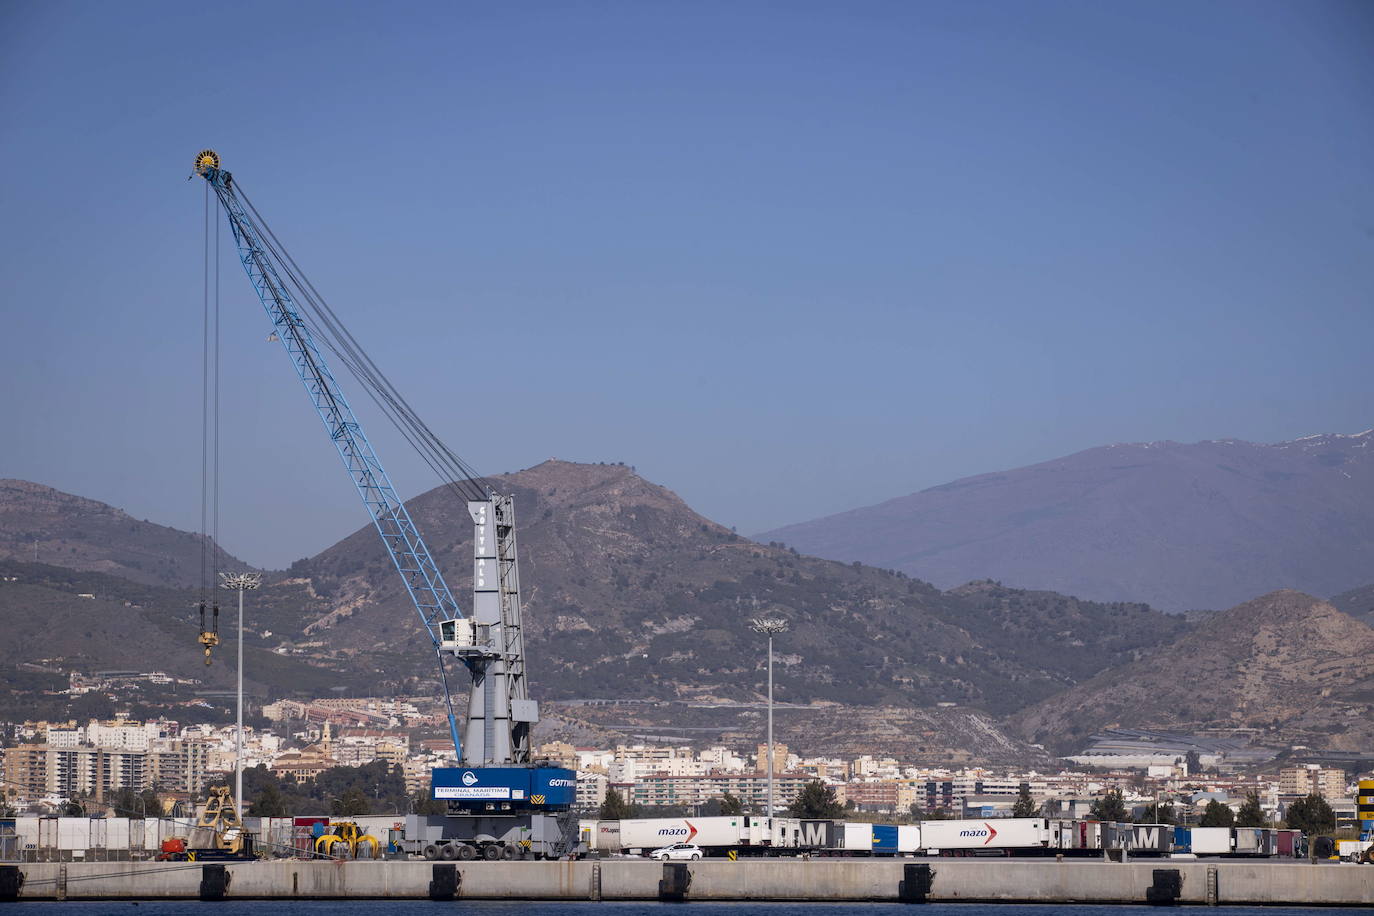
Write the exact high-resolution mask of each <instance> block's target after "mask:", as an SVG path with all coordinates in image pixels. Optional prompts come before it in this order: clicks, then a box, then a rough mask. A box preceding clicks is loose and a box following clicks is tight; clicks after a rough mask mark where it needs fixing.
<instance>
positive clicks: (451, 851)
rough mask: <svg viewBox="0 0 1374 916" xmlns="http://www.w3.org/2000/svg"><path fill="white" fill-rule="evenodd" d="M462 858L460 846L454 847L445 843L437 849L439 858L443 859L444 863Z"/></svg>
mask: <svg viewBox="0 0 1374 916" xmlns="http://www.w3.org/2000/svg"><path fill="white" fill-rule="evenodd" d="M462 857H463V847H461V846H454V845H453V844H452V843H447V844H445V845H443V846H440V847H439V858H441V859H443V860H444V861H445V862H452V861H453V860H454V859H461V858H462Z"/></svg>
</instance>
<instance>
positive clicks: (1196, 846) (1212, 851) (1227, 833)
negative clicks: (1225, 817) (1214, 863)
mask: <svg viewBox="0 0 1374 916" xmlns="http://www.w3.org/2000/svg"><path fill="white" fill-rule="evenodd" d="M1188 833H1189V840H1188V849H1187V850H1186V851H1187V852H1191V853H1192V854H1193V855H1195V856H1229V855H1230V854H1231V853H1232V852H1233V851H1234V850H1235V848H1236V844H1235V838H1234V835H1233V832H1232V829H1231V828H1230V827H1193V828H1192V829H1191V830H1189V831H1188Z"/></svg>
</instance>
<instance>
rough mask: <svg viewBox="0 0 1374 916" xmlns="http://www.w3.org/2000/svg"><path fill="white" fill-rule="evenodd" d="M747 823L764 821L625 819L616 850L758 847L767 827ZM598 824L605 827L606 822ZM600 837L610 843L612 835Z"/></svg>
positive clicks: (666, 818) (742, 819) (721, 818)
mask: <svg viewBox="0 0 1374 916" xmlns="http://www.w3.org/2000/svg"><path fill="white" fill-rule="evenodd" d="M747 820H753V821H758V822H762V821H764V820H766V819H765V818H744V817H739V816H736V817H687V818H671V817H659V818H635V819H624V820H621V821H620V822H619V831H618V833H619V841H618V842H619V844H620V845H619V848H620V849H638V850H642V851H647V850H650V849H658V848H659V847H660V846H670V845H672V844H673V843H695V844H696V845H698V846H701V847H703V848H707V847H726V848H730V847H736V846H740V845H749V844H750V843H751V842H752V843H757V844H760V845H761V844H762V841H763V837H764V834H765V833H766V829H767V826H766V824H763V823H758V824H750V825H746V824H745V821H747ZM601 823H602V825H603V826H604V825H606V824H607V823H608V822H606V821H602V822H601ZM751 832H753V833H756V834H758V837H759V838H758V839H757V840H755V839H754V838H753V837H752V836H750V835H749V834H750V833H751ZM603 836H605V837H606V838H607V839H609V838H610V836H611V834H610V833H609V832H607V833H605V834H603ZM598 844H599V841H598ZM598 848H600V846H599V845H598Z"/></svg>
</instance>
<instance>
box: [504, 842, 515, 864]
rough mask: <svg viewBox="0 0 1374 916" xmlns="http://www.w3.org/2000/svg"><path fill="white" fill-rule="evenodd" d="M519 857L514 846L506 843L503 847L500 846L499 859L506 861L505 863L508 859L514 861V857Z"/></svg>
mask: <svg viewBox="0 0 1374 916" xmlns="http://www.w3.org/2000/svg"><path fill="white" fill-rule="evenodd" d="M519 855H520V850H518V849H516V848H515V847H514V846H512V845H510V844H509V843H507V844H506V845H505V846H502V847H501V858H503V859H506V860H507V861H509V860H510V859H514V858H516V857H517V856H519Z"/></svg>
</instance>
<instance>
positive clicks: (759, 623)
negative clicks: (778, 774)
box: [749, 617, 787, 818]
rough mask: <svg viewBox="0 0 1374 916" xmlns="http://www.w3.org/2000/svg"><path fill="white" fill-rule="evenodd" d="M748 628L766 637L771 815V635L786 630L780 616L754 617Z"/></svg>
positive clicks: (769, 804)
mask: <svg viewBox="0 0 1374 916" xmlns="http://www.w3.org/2000/svg"><path fill="white" fill-rule="evenodd" d="M749 629H751V630H753V631H754V632H755V633H763V634H765V635H766V636H767V637H768V816H769V817H770V818H771V817H772V816H773V769H774V768H773V637H774V636H777V635H778V634H779V633H786V632H787V621H786V620H783V619H782V618H781V617H755V618H754V619H753V620H751V621H749Z"/></svg>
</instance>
